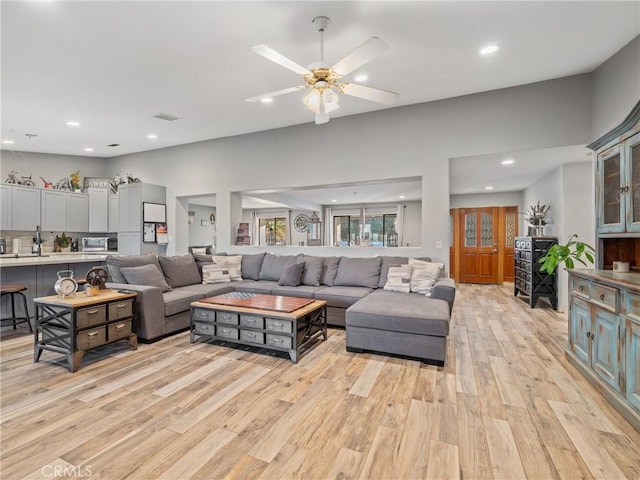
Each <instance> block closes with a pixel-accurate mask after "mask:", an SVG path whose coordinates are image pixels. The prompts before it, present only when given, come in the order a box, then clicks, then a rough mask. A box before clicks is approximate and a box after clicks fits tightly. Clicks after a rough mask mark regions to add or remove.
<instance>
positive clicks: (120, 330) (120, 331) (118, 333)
mask: <svg viewBox="0 0 640 480" xmlns="http://www.w3.org/2000/svg"><path fill="white" fill-rule="evenodd" d="M108 333H109V341H110V342H114V341H116V340H120V339H122V338H127V337H129V335H131V320H123V321H122V322H115V323H112V324H110V325H109V327H108Z"/></svg>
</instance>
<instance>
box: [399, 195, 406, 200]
mask: <svg viewBox="0 0 640 480" xmlns="http://www.w3.org/2000/svg"><path fill="white" fill-rule="evenodd" d="M398 198H399V199H400V200H402V199H403V198H406V197H405V196H404V195H398Z"/></svg>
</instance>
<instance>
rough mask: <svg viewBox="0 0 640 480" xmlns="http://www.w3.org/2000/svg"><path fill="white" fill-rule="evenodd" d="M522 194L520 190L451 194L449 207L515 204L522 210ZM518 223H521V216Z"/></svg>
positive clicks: (506, 205)
mask: <svg viewBox="0 0 640 480" xmlns="http://www.w3.org/2000/svg"><path fill="white" fill-rule="evenodd" d="M522 195H523V192H522V191H519V192H496V193H475V194H465V195H451V208H475V207H511V206H513V205H516V206H517V207H518V211H519V212H522V211H523V210H522V209H523V206H522ZM520 223H522V218H521V219H520Z"/></svg>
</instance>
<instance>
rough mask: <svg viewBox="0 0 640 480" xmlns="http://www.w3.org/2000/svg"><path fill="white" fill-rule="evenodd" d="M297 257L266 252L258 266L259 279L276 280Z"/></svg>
mask: <svg viewBox="0 0 640 480" xmlns="http://www.w3.org/2000/svg"><path fill="white" fill-rule="evenodd" d="M296 260H297V257H295V256H294V255H272V254H271V253H267V254H266V255H265V256H264V260H263V261H262V268H260V275H259V277H258V278H259V279H260V280H271V281H274V282H277V281H278V280H280V277H281V276H282V272H283V271H284V269H285V268H287V267H288V266H289V265H291V264H292V263H296Z"/></svg>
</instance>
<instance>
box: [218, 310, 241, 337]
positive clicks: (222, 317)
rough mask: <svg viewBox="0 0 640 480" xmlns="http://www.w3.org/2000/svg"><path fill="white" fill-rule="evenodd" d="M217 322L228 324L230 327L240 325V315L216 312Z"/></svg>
mask: <svg viewBox="0 0 640 480" xmlns="http://www.w3.org/2000/svg"><path fill="white" fill-rule="evenodd" d="M216 322H218V323H228V324H229V325H238V314H237V313H231V312H216ZM236 338H238V337H236Z"/></svg>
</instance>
